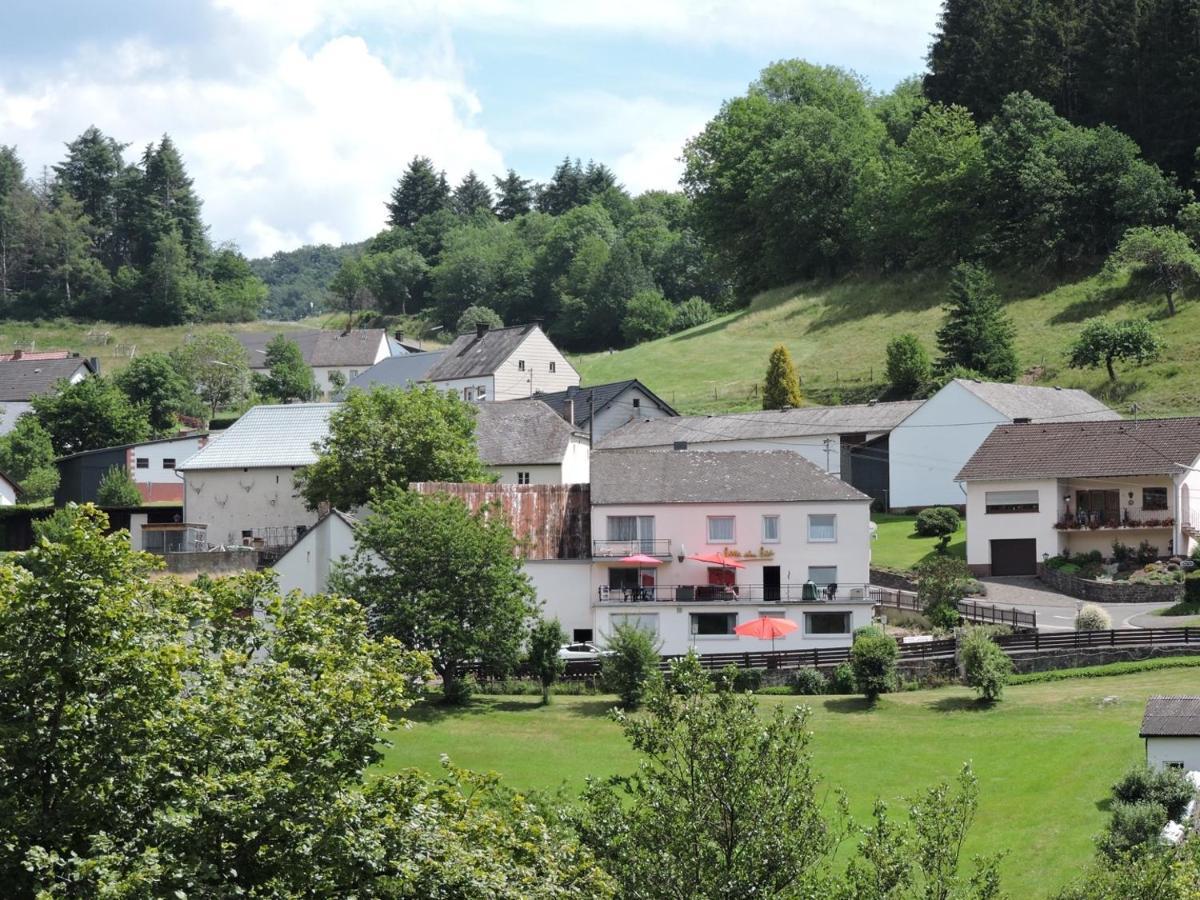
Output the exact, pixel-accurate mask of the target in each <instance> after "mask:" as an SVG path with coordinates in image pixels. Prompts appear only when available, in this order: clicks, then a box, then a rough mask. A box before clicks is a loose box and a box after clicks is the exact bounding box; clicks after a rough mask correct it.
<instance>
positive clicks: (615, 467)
mask: <svg viewBox="0 0 1200 900" xmlns="http://www.w3.org/2000/svg"><path fill="white" fill-rule="evenodd" d="M591 478H592V503H594V504H601V505H603V504H616V503H622V504H624V503H629V504H636V503H785V502H795V501H812V502H824V501H833V500H861V501H864V502H866V501H869V500H870V499H871V498H870V497H868V496H867V495H866V494H863V493H860V492H859V491H856V490H855V489H854V488H852V487H851V486H850V485H848V484H847V483H846V482H844V481H842V480H841V479H840V478H837V477H836V476H833V475H830V474H829V473H827V472H825V471H823V470H822V469H820V468H818V467H817V466H815V465H813V464H812V463H811V462H809V461H808V460H807V459H805V458H804V457H803V456H801V455H800V454H798V453H792V452H791V451H789V450H726V451H715V452H704V451H700V450H602V451H598V452H596V453H593V454H592V459H591Z"/></svg>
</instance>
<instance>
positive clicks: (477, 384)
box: [431, 375, 509, 402]
mask: <svg viewBox="0 0 1200 900" xmlns="http://www.w3.org/2000/svg"><path fill="white" fill-rule="evenodd" d="M431 384H432V385H433V386H434V387H436V388H437V389H438V390H439V391H454V392H455V393H456V394H458V397H459V399H460V400H461V399H463V390H464V389H465V388H470V389H471V396H472V402H476V401H478V400H479V389H480V388H483V389H484V394H485V396H484V399H485V400H495V399H496V379H494V378H493V377H492V376H491V375H480V376H479V377H477V378H448V379H446V380H445V381H434V382H431ZM502 399H509V398H502Z"/></svg>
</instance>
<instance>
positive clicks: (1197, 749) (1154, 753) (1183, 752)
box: [1145, 737, 1200, 772]
mask: <svg viewBox="0 0 1200 900" xmlns="http://www.w3.org/2000/svg"><path fill="white" fill-rule="evenodd" d="M1145 740H1146V763H1147V764H1148V765H1149V766H1151V767H1152V768H1155V769H1158V768H1162V767H1164V766H1166V765H1167V763H1173V762H1181V763H1183V768H1184V771H1187V772H1198V771H1200V737H1148V738H1146V739H1145Z"/></svg>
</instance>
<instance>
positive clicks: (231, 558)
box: [166, 549, 258, 574]
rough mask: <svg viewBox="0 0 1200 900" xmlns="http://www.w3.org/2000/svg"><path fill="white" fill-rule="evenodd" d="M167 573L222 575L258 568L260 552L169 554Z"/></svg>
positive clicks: (234, 551)
mask: <svg viewBox="0 0 1200 900" xmlns="http://www.w3.org/2000/svg"><path fill="white" fill-rule="evenodd" d="M166 558H167V571H168V572H174V573H176V574H183V573H184V572H207V573H210V574H221V573H228V572H244V571H246V570H248V569H257V568H258V551H257V550H250V549H230V550H213V551H195V552H191V551H189V552H185V553H168V554H167V557H166Z"/></svg>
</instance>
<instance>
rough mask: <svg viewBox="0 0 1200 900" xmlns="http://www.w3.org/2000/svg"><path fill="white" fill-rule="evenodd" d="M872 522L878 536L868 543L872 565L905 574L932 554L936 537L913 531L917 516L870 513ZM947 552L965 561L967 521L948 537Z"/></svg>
mask: <svg viewBox="0 0 1200 900" xmlns="http://www.w3.org/2000/svg"><path fill="white" fill-rule="evenodd" d="M871 521H872V522H874V523H875V524H876V525H877V526H878V528H877V530H876V532H875V533H876V535H877V537H876V538H875V540H874V541H872V542H871V565H872V566H880V567H883V568H885V569H898V570H903V571H908V570H909V569H912V567H913V566H915V565H916V564H917V563H919V562H920V561H921V560H923V559H924V558H925V557H927V556H929V555H930V554H931V553H933V552H935V551H934V547H935V545H936V544H937V538H927V537H921V536H920V535H919V534H917V533H916V532H914V531H913V523H914V522H916V521H917V517H916V516H894V515H891V514H889V513H871ZM947 552H948V553H949V554H950V555H951V556H957V557H959V558H960V559H966V558H967V526H966V522H963V523H962V524H961V525H959V526H958V531H956V532H955V533H954V536H953V537H951V538H950V546H949V547H948V548H947Z"/></svg>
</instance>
